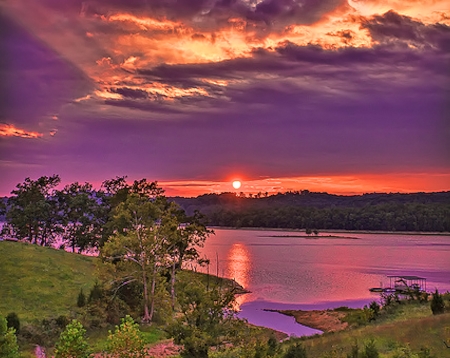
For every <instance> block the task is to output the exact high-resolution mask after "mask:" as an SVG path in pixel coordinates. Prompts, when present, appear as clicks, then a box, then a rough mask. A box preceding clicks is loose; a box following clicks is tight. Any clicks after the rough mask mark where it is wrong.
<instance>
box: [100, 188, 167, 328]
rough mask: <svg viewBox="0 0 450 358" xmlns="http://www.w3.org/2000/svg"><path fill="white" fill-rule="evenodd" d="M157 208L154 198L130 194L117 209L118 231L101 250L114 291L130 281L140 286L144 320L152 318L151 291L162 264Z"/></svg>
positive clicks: (154, 290) (152, 298) (158, 208)
mask: <svg viewBox="0 0 450 358" xmlns="http://www.w3.org/2000/svg"><path fill="white" fill-rule="evenodd" d="M160 211H161V208H160V207H159V206H158V205H157V203H155V201H153V200H149V198H146V197H140V196H138V195H136V194H130V195H129V196H128V197H127V199H126V201H125V202H123V203H121V204H119V206H118V207H117V210H116V216H115V219H116V220H117V221H118V222H120V225H121V226H122V228H121V231H116V233H115V234H114V235H113V236H111V237H110V238H109V239H108V241H107V242H106V243H105V245H104V246H103V248H102V249H101V256H102V258H103V260H105V262H106V263H107V266H105V268H106V270H107V271H108V274H109V275H112V280H113V281H112V287H114V288H115V290H116V292H117V291H118V290H119V289H120V288H121V287H123V286H126V285H128V284H130V283H133V282H138V283H139V284H140V285H142V289H143V296H144V297H143V307H144V316H143V321H144V322H150V321H151V320H152V318H153V317H152V316H153V308H154V294H155V292H156V284H157V279H158V273H159V270H160V269H161V267H162V266H161V262H160V259H161V257H162V255H163V252H162V250H163V243H162V242H161V237H160V236H159V235H158V222H157V219H158V218H159V217H160Z"/></svg>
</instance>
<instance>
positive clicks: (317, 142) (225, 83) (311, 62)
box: [0, 0, 450, 196]
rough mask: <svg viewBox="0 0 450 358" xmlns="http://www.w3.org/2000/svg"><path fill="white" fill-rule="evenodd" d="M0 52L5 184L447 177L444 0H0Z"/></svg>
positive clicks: (359, 181) (1, 182)
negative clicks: (47, 179) (54, 178)
mask: <svg viewBox="0 0 450 358" xmlns="http://www.w3.org/2000/svg"><path fill="white" fill-rule="evenodd" d="M0 53H1V54H2V55H1V56H0V173H1V174H0V195H8V194H9V193H10V191H11V190H13V189H14V187H15V185H16V184H17V183H20V182H22V181H23V180H24V179H25V178H26V177H30V178H32V179H36V178H38V177H40V176H43V175H47V176H49V175H52V174H59V175H60V176H61V179H62V183H63V184H67V183H71V182H75V181H78V182H81V183H83V182H86V181H87V182H90V183H93V184H94V185H95V186H99V185H100V183H101V182H102V181H103V180H105V179H111V178H114V177H116V176H124V175H126V176H127V177H128V179H129V180H134V179H140V178H147V179H148V180H151V181H154V180H156V181H158V183H159V184H160V186H162V187H163V188H164V189H165V190H166V194H167V195H171V196H173V195H180V196H196V195H200V194H204V193H214V192H225V191H233V190H236V191H239V192H244V193H257V192H262V193H265V192H268V193H276V192H285V191H291V190H304V189H307V190H310V191H327V192H330V193H336V194H344V195H350V194H360V193H368V192H418V191H425V192H429V191H446V190H450V2H449V0H421V1H418V0H348V1H347V0H85V1H81V0H64V1H61V0H0ZM233 180H240V181H241V182H242V186H241V188H239V189H233V187H232V186H231V182H232V181H233Z"/></svg>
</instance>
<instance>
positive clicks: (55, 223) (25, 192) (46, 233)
mask: <svg viewBox="0 0 450 358" xmlns="http://www.w3.org/2000/svg"><path fill="white" fill-rule="evenodd" d="M60 181H61V179H60V178H59V176H58V175H53V176H51V177H47V176H43V177H40V178H39V179H37V180H31V179H30V178H26V179H25V181H24V182H23V183H19V184H17V186H16V188H17V189H16V190H13V191H12V192H11V194H13V196H11V197H10V198H9V199H8V208H9V209H8V212H7V214H6V221H7V223H8V224H9V225H10V226H11V227H12V228H13V233H14V235H15V236H16V237H17V238H19V239H27V240H29V241H30V242H31V243H35V244H39V245H42V246H48V245H50V244H51V243H52V241H53V240H54V238H55V237H56V235H58V234H59V233H60V232H61V228H60V225H59V223H60V219H61V217H60V215H59V213H58V205H57V201H56V200H55V197H54V195H53V194H54V192H53V191H52V189H53V188H55V187H56V186H57V185H58V184H59V183H60Z"/></svg>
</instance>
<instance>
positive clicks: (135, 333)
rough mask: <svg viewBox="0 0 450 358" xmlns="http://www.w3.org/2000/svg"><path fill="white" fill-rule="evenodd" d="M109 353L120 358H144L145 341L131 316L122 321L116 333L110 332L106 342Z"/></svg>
mask: <svg viewBox="0 0 450 358" xmlns="http://www.w3.org/2000/svg"><path fill="white" fill-rule="evenodd" d="M106 346H107V349H106V350H107V352H108V353H110V354H112V355H113V356H114V357H118V358H128V357H130V358H131V357H132V358H144V357H145V349H144V341H143V339H142V336H141V332H140V330H139V325H138V324H136V323H135V322H134V320H133V318H131V317H130V316H128V315H127V316H126V317H125V318H123V319H122V323H121V324H120V326H116V328H115V330H114V333H113V332H111V331H109V335H108V339H107V342H106Z"/></svg>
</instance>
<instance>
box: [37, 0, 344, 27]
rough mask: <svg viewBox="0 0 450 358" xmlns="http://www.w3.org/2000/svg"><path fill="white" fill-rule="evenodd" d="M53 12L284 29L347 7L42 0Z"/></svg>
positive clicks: (202, 0)
mask: <svg viewBox="0 0 450 358" xmlns="http://www.w3.org/2000/svg"><path fill="white" fill-rule="evenodd" d="M43 2H44V3H45V4H46V5H47V6H48V7H49V8H51V9H54V10H57V11H62V12H72V13H76V14H81V15H83V16H86V17H89V16H96V15H109V14H111V13H113V12H129V13H132V14H136V15H139V16H142V15H149V16H151V17H156V18H167V19H169V20H172V21H182V22H184V23H189V24H190V25H191V26H193V27H203V28H205V27H208V28H214V27H217V26H219V27H221V26H228V25H227V24H229V19H230V18H239V19H242V20H245V21H247V22H250V23H251V24H252V25H251V26H253V25H256V26H258V27H259V26H263V27H266V26H270V27H275V28H277V27H281V28H282V27H284V26H286V25H288V24H312V23H315V22H317V21H319V20H321V19H322V18H323V17H324V16H325V15H326V14H328V13H330V12H332V11H334V10H336V9H338V8H340V7H344V6H348V5H347V1H345V0H321V1H317V0H264V1H262V2H260V3H259V4H257V5H256V6H254V5H252V2H250V1H244V0H212V1H211V0H151V1H147V0H131V1H123V0H84V1H81V0H65V1H58V0H43Z"/></svg>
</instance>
